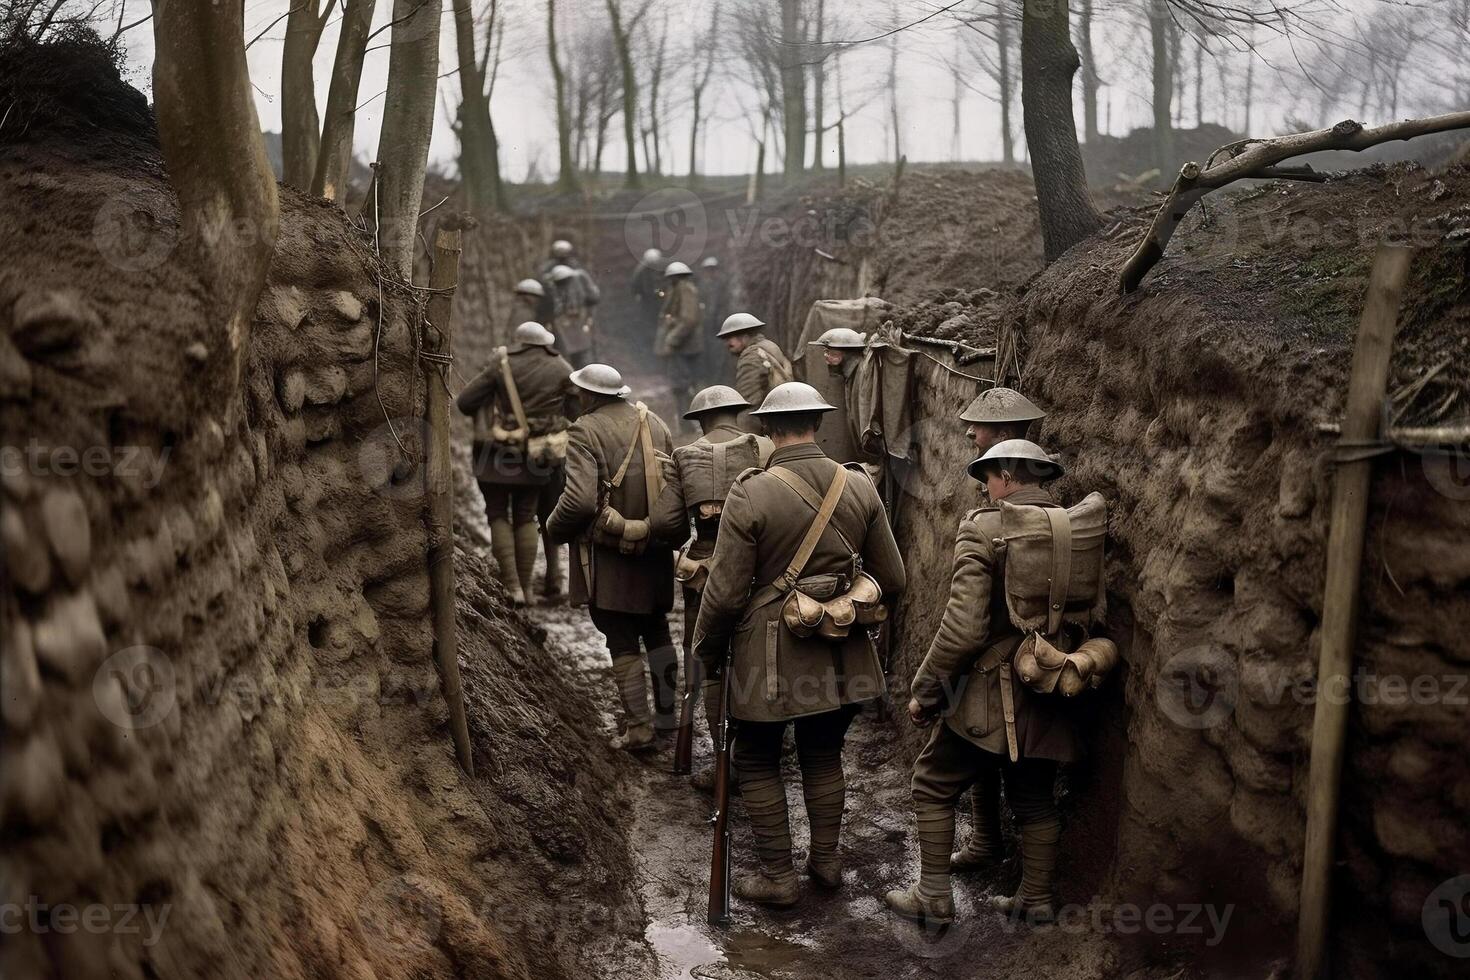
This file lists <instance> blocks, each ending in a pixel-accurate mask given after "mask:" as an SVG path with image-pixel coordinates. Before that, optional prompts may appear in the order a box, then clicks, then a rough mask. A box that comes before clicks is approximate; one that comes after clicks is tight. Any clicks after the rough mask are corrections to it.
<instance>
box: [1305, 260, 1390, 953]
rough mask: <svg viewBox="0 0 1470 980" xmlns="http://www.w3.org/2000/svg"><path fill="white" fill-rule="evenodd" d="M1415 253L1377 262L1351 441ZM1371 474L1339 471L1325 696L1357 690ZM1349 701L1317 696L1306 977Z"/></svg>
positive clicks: (1384, 378) (1368, 431)
mask: <svg viewBox="0 0 1470 980" xmlns="http://www.w3.org/2000/svg"><path fill="white" fill-rule="evenodd" d="M1412 257H1413V251H1412V249H1409V248H1406V247H1401V246H1389V245H1385V246H1384V247H1382V248H1380V249H1379V251H1378V256H1377V258H1376V259H1375V260H1374V263H1373V275H1372V278H1371V279H1370V281H1369V283H1368V298H1367V301H1366V303H1365V305H1364V307H1363V318H1362V321H1361V323H1360V324H1359V326H1358V341H1357V347H1356V348H1355V349H1354V350H1353V364H1352V372H1351V374H1350V376H1349V380H1348V392H1347V409H1346V412H1345V414H1344V416H1343V422H1342V442H1343V444H1345V445H1347V446H1351V445H1353V444H1356V443H1364V442H1371V441H1373V440H1376V439H1377V438H1378V435H1379V425H1380V423H1381V421H1382V418H1383V400H1384V394H1385V392H1386V391H1387V389H1388V369H1389V361H1390V359H1391V355H1392V353H1393V341H1394V335H1395V334H1396V333H1397V331H1398V313H1399V297H1400V294H1401V293H1402V291H1403V286H1404V281H1405V279H1406V278H1407V276H1408V272H1409V262H1410V260H1411V258H1412ZM1372 475H1373V462H1372V460H1371V459H1365V460H1358V461H1354V462H1339V463H1338V464H1337V469H1336V472H1335V474H1334V477H1333V488H1332V511H1331V523H1330V524H1329V529H1328V534H1327V579H1326V584H1325V585H1324V587H1323V597H1322V648H1321V654H1320V656H1319V659H1318V662H1317V691H1318V692H1319V694H1320V693H1321V692H1337V691H1351V687H1350V680H1351V674H1352V669H1353V637H1354V631H1355V629H1356V627H1357V621H1356V620H1357V605H1358V587H1359V581H1360V572H1361V569H1362V563H1363V537H1364V534H1363V532H1364V525H1365V523H1366V522H1367V518H1368V490H1369V483H1370V479H1371V477H1372ZM1350 701H1351V699H1350V698H1346V697H1344V698H1338V697H1328V696H1319V697H1318V698H1317V706H1316V713H1315V715H1314V716H1313V719H1312V764H1311V775H1310V780H1309V784H1308V789H1307V835H1306V846H1305V849H1304V852H1303V858H1302V890H1301V910H1300V917H1299V919H1298V922H1297V977H1298V978H1299V980H1318V978H1319V977H1322V976H1323V975H1324V973H1325V971H1326V968H1327V961H1326V944H1327V936H1328V917H1329V911H1330V905H1331V888H1332V868H1333V852H1334V849H1335V844H1336V840H1337V809H1338V798H1339V791H1340V788H1341V780H1342V760H1343V745H1344V742H1345V740H1346V736H1347V719H1348V708H1349V707H1350Z"/></svg>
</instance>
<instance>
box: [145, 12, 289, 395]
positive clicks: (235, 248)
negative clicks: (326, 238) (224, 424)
mask: <svg viewBox="0 0 1470 980" xmlns="http://www.w3.org/2000/svg"><path fill="white" fill-rule="evenodd" d="M244 31H245V4H244V0H220V2H217V3H208V4H203V3H201V4H193V3H161V4H158V6H157V7H156V8H155V12H154V17H153V44H154V58H153V99H154V111H155V113H156V114H157V118H158V137H159V143H160V144H161V145H162V147H163V159H164V163H165V164H166V166H167V167H168V176H169V182H170V183H171V184H172V185H173V188H174V191H175V192H176V193H177V194H178V196H179V224H180V241H179V245H180V248H179V250H178V252H177V254H178V255H180V256H184V257H186V259H188V260H190V261H192V262H194V263H195V264H196V266H197V268H198V270H199V274H200V278H201V279H202V280H203V282H204V285H205V287H206V288H207V289H208V290H209V299H210V306H209V312H210V319H211V321H213V322H212V323H211V324H210V327H211V329H210V343H209V347H210V354H211V356H218V354H219V353H221V352H223V353H224V355H225V358H226V360H225V361H224V362H223V367H224V368H225V370H227V371H228V372H229V378H230V381H231V388H230V392H229V393H222V397H221V401H222V403H223V404H226V405H230V406H234V405H238V404H239V399H238V398H235V397H233V392H234V390H235V386H237V385H238V384H239V381H240V365H241V363H242V361H243V355H244V350H245V345H246V343H247V342H248V340H249V330H250V321H251V318H252V317H253V316H254V313H255V304H256V301H257V300H258V299H259V298H260V290H261V288H262V287H263V286H264V285H265V276H266V272H267V270H268V269H269V268H270V260H271V253H272V252H273V251H274V250H275V244H276V234H277V232H278V231H279V228H280V218H279V213H278V205H277V200H276V182H275V178H274V176H273V175H272V173H271V167H270V163H269V162H268V161H267V160H266V155H265V144H264V142H263V141H262V139H261V136H260V120H259V119H258V118H257V117H256V115H255V97H254V91H253V89H252V87H251V85H250V74H249V70H248V66H247V64H246V60H245V37H244ZM213 363H214V364H221V362H220V361H218V360H216V361H214V362H213Z"/></svg>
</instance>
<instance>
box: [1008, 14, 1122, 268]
mask: <svg viewBox="0 0 1470 980" xmlns="http://www.w3.org/2000/svg"><path fill="white" fill-rule="evenodd" d="M1067 19H1068V18H1067V5H1066V4H1065V3H1057V2H1054V0H1025V5H1024V7H1023V11H1022V21H1021V110H1022V114H1023V116H1024V118H1025V124H1026V145H1027V146H1028V147H1029V148H1030V151H1031V170H1032V173H1033V174H1034V175H1035V180H1036V202H1037V206H1038V208H1039V210H1040V212H1041V238H1042V245H1043V250H1044V252H1045V255H1046V260H1047V261H1048V262H1050V261H1052V260H1053V259H1056V258H1057V257H1058V256H1060V255H1061V254H1062V253H1063V252H1065V251H1066V250H1067V249H1069V248H1071V247H1072V246H1073V245H1075V244H1077V243H1078V242H1080V241H1081V240H1082V239H1084V238H1086V237H1087V236H1088V235H1090V234H1092V233H1093V232H1095V231H1097V229H1098V228H1100V227H1101V226H1102V218H1101V216H1099V215H1098V213H1097V207H1096V206H1095V205H1094V204H1093V203H1092V198H1091V196H1090V195H1089V194H1088V192H1087V172H1086V170H1085V169H1084V168H1083V166H1082V151H1081V149H1080V148H1079V147H1078V145H1077V123H1076V121H1075V119H1074V118H1073V116H1072V76H1073V75H1074V74H1076V72H1077V68H1078V64H1079V59H1078V57H1077V49H1076V48H1075V47H1073V45H1072V36H1071V32H1070V31H1069V30H1068V25H1067Z"/></svg>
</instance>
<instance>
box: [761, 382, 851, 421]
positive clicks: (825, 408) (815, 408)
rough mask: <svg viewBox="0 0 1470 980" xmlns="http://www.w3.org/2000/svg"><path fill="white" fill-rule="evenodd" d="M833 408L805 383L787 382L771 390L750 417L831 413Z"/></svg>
mask: <svg viewBox="0 0 1470 980" xmlns="http://www.w3.org/2000/svg"><path fill="white" fill-rule="evenodd" d="M833 410H834V409H833V407H832V406H831V405H828V404H827V403H826V402H824V401H822V395H821V393H820V392H818V391H817V389H815V388H813V387H812V386H811V385H809V384H807V383H806V382H805V381H788V382H786V383H785V384H780V385H777V386H776V387H774V388H772V389H771V393H770V394H768V395H767V396H766V400H765V401H763V402H761V407H760V408H757V409H753V410H752V411H751V413H750V414H751V415H780V414H782V413H784V412H831V411H833Z"/></svg>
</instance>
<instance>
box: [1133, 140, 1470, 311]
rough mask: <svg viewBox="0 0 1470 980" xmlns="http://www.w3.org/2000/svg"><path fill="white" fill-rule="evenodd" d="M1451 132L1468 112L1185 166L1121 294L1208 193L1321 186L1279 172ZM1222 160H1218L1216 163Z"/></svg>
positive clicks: (1248, 145) (1298, 172) (1295, 172)
mask: <svg viewBox="0 0 1470 980" xmlns="http://www.w3.org/2000/svg"><path fill="white" fill-rule="evenodd" d="M1452 129H1470V112H1448V113H1445V114H1444V115H1440V116H1429V117H1427V118H1424V119H1405V120H1402V121H1401V122H1396V123H1389V124H1388V125H1386V126H1375V127H1373V128H1372V129H1365V128H1364V127H1363V125H1362V124H1361V123H1358V122H1354V121H1353V120H1351V119H1345V120H1343V121H1342V122H1340V123H1338V124H1337V125H1336V126H1333V127H1332V128H1331V129H1319V130H1315V131H1313V132H1310V133H1293V134H1292V135H1290V136H1280V137H1277V138H1275V139H1267V140H1242V141H1240V142H1238V143H1233V144H1230V145H1229V146H1223V147H1221V148H1220V149H1218V150H1216V151H1215V152H1214V153H1212V154H1211V155H1210V158H1209V159H1208V160H1206V161H1205V165H1204V166H1203V167H1201V166H1200V165H1199V164H1197V163H1194V162H1190V163H1186V164H1185V165H1184V166H1183V167H1182V168H1181V169H1180V171H1179V176H1178V178H1177V179H1175V181H1174V186H1173V187H1172V188H1170V189H1169V196H1168V197H1167V198H1165V200H1164V204H1163V206H1162V207H1160V208H1159V211H1158V213H1157V214H1156V215H1154V220H1153V223H1152V224H1150V225H1149V228H1148V233H1147V234H1146V235H1144V237H1143V241H1141V242H1139V243H1138V248H1137V249H1135V250H1134V252H1133V254H1132V255H1131V256H1129V257H1128V261H1126V262H1124V263H1123V267H1122V269H1120V270H1119V273H1118V285H1119V288H1120V290H1121V291H1122V292H1124V293H1131V292H1133V291H1134V290H1135V289H1137V288H1138V284H1139V283H1140V282H1142V281H1143V277H1144V276H1146V275H1148V272H1149V270H1150V269H1152V268H1153V267H1154V266H1155V265H1156V264H1158V261H1159V259H1160V258H1162V257H1163V255H1164V248H1165V247H1166V246H1167V245H1168V244H1169V239H1170V238H1171V237H1172V236H1173V234H1174V230H1175V229H1176V228H1178V227H1179V222H1180V221H1182V220H1183V219H1184V216H1185V215H1186V214H1188V213H1189V209H1190V208H1192V207H1194V205H1195V202H1196V201H1198V200H1200V198H1202V197H1204V196H1205V195H1206V194H1208V193H1209V192H1210V191H1213V190H1218V189H1220V188H1221V187H1224V186H1226V185H1227V184H1233V183H1234V182H1235V181H1237V180H1246V179H1249V178H1256V179H1270V178H1285V179H1291V180H1308V181H1322V180H1324V179H1326V178H1325V177H1324V175H1322V174H1320V173H1318V172H1317V171H1315V170H1312V169H1311V168H1310V167H1281V166H1278V164H1280V163H1281V162H1282V161H1283V160H1289V159H1290V158H1292V157H1297V156H1301V155H1302V154H1304V153H1316V152H1319V151H1321V150H1352V151H1358V150H1366V149H1368V148H1369V147H1371V146H1377V145H1378V144H1379V143H1391V142H1393V141H1394V140H1407V139H1413V138H1414V137H1415V136H1427V135H1428V134H1430V133H1443V132H1446V131H1448V130H1452ZM1217 157H1218V158H1221V159H1219V160H1218V162H1217V160H1216V158H1217Z"/></svg>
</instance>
